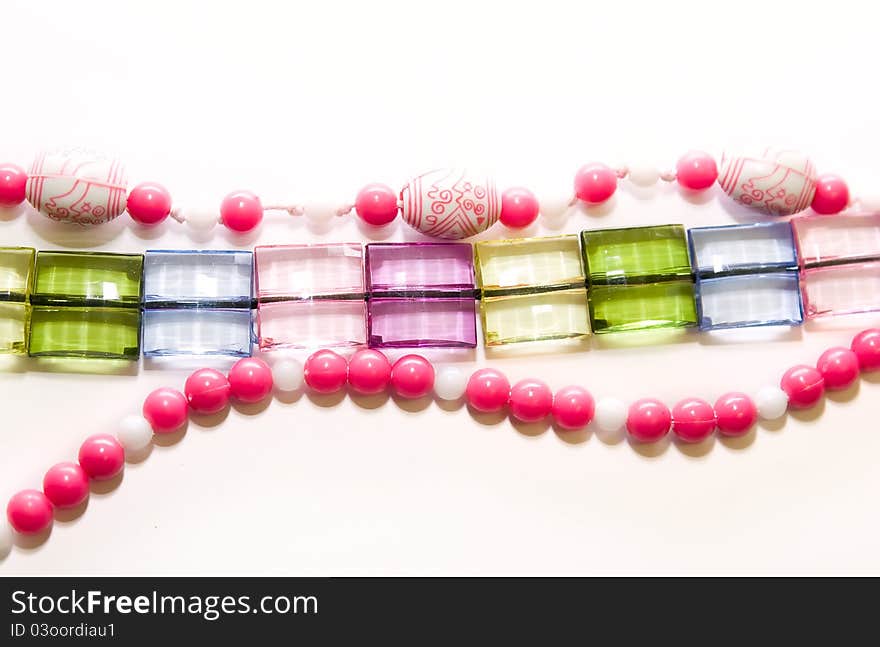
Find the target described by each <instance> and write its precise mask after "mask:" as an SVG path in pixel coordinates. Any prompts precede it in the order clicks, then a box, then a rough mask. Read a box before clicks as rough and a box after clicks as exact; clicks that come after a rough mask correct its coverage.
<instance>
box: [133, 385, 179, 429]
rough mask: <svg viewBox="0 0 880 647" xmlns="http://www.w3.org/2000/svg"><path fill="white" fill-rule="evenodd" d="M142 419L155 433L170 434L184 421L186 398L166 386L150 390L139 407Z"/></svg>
mask: <svg viewBox="0 0 880 647" xmlns="http://www.w3.org/2000/svg"><path fill="white" fill-rule="evenodd" d="M141 411H142V413H143V416H144V419H146V421H147V422H149V423H150V426H151V427H152V428H153V431H154V432H156V433H157V434H170V433H171V432H173V431H177V430H178V429H180V428H181V427H182V426H183V425H184V423H185V422H186V415H187V400H186V396H185V395H183V393H181V392H180V391H178V390H177V389H172V388H169V387H166V386H163V387H161V388H158V389H156V390H155V391H152V392H151V393H150V394H149V395H148V396H147V397H146V398H145V399H144V406H143V408H142V409H141Z"/></svg>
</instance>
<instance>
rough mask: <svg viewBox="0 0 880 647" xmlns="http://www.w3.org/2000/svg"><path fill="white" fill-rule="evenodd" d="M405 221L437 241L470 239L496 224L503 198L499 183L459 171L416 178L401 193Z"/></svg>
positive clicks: (439, 172) (441, 171)
mask: <svg viewBox="0 0 880 647" xmlns="http://www.w3.org/2000/svg"><path fill="white" fill-rule="evenodd" d="M400 200H401V202H402V203H403V214H402V215H403V219H404V221H405V222H406V223H407V224H408V225H410V226H411V227H412V228H413V229H416V230H417V231H420V232H422V233H423V234H425V235H426V236H434V237H436V238H453V239H458V238H467V237H468V236H475V235H476V234H479V233H480V232H481V231H485V230H486V229H488V228H489V227H491V226H492V225H494V224H495V222H496V221H497V220H498V216H499V214H500V213H501V198H500V196H499V195H498V190H497V189H496V188H495V182H494V181H493V180H492V179H491V178H488V177H477V176H471V175H469V174H468V173H467V172H466V171H462V170H458V169H442V170H437V171H431V172H429V173H425V174H424V175H420V176H418V177H416V178H413V179H412V180H410V181H409V184H407V185H406V186H405V187H403V190H402V191H401V192H400Z"/></svg>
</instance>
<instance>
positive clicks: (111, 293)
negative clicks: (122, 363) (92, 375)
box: [28, 252, 143, 360]
mask: <svg viewBox="0 0 880 647" xmlns="http://www.w3.org/2000/svg"><path fill="white" fill-rule="evenodd" d="M142 275H143V256H141V255H140V254H105V253H97V252H95V253H93V252H88V253H79V252H39V253H38V254H37V257H36V266H35V276H34V288H33V292H32V294H31V304H32V306H33V309H32V312H31V328H30V338H29V342H28V353H29V354H30V355H31V356H32V357H76V358H101V359H132V360H136V359H137V358H138V356H139V354H140V322H141V316H140V302H141V278H142Z"/></svg>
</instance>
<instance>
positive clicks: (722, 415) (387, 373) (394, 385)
mask: <svg viewBox="0 0 880 647" xmlns="http://www.w3.org/2000/svg"><path fill="white" fill-rule="evenodd" d="M287 361H288V365H287V366H286V367H285V369H284V373H285V379H284V380H283V382H282V379H281V372H282V370H281V368H280V365H276V371H278V378H277V380H276V378H273V371H272V369H271V368H270V367H269V366H268V365H267V364H266V363H265V362H264V361H262V360H261V359H258V358H254V357H251V358H246V359H242V360H239V361H238V362H237V363H236V364H235V365H234V366H233V367H232V369H230V371H229V373H228V375H224V374H223V373H221V372H219V371H217V370H214V369H209V368H204V369H199V370H197V371H195V372H194V373H193V374H192V375H190V376H189V378H187V380H186V382H185V384H184V390H183V393H181V392H180V391H178V390H176V389H173V388H169V387H163V388H159V389H156V390H155V391H153V392H152V393H150V394H149V395H148V396H147V397H146V399H145V400H144V404H143V408H142V417H137V418H136V419H135V420H133V421H132V420H129V421H128V422H127V424H125V425H123V430H122V431H120V432H119V433H118V434H117V436H113V435H111V434H95V435H93V436H90V437H88V438H87V439H86V440H85V441H84V442H83V444H82V446H81V447H80V450H79V455H78V462H63V463H58V464H57V465H54V466H52V467H51V468H50V469H49V470H48V472H46V475H45V478H44V479H43V490H42V491H40V490H35V489H29V490H23V491H21V492H18V493H17V494H15V495H13V496H12V498H11V499H10V500H9V504H8V505H7V508H6V512H7V517H8V520H9V523H10V525H11V526H12V528H13V529H14V530H16V531H17V532H19V533H25V534H34V533H40V532H43V531H46V530H47V529H48V528H49V527H50V526H51V524H52V521H53V513H54V509H55V508H71V507H76V506H78V505H80V504H82V503H83V502H84V501H85V499H86V497H88V494H89V479H92V480H96V481H100V480H107V479H111V478H113V477H115V476H117V475H118V474H119V473H120V472H121V471H122V469H123V467H124V464H125V453H126V451H137V450H140V449H143V448H145V447H146V446H147V445H148V444H149V443H150V442H151V440H152V435H153V434H154V433H155V434H168V433H173V432H175V431H177V430H179V429H180V428H182V427H183V426H184V424H186V421H187V417H188V414H189V412H194V413H196V414H213V413H217V412H219V411H222V410H223V409H225V408H226V407H227V406H228V405H229V402H230V400H231V399H234V400H237V401H239V402H244V403H254V402H259V401H261V400H263V399H264V398H266V397H268V396H269V394H270V393H271V392H272V389H273V386H275V385H276V381H277V382H278V383H277V386H278V388H279V389H282V390H292V389H295V388H299V386H300V383H301V381H304V382H305V383H306V385H307V386H308V387H309V388H310V389H311V390H312V391H314V392H316V393H320V394H329V393H335V392H338V391H340V390H342V389H343V388H346V386H347V387H348V388H350V389H351V390H352V391H353V392H355V393H358V394H362V395H371V394H377V393H382V392H386V391H388V390H390V391H391V392H392V393H393V394H395V395H396V396H397V397H400V398H403V399H417V398H422V397H425V396H427V395H428V394H430V393H431V391H432V389H433V388H435V375H436V373H435V369H434V366H433V365H432V364H431V363H430V362H429V361H428V360H427V359H425V358H424V357H422V356H420V355H405V356H403V357H401V358H400V359H398V360H397V361H395V362H394V363H391V362H390V361H389V360H388V358H387V357H386V356H385V355H384V354H382V353H380V352H378V351H375V350H360V351H357V352H356V353H355V354H354V355H353V356H352V357H351V359H349V360H346V359H345V358H344V357H342V356H341V355H339V354H338V353H335V352H333V351H331V350H320V351H317V352H315V353H313V354H312V355H311V356H310V357H309V358H308V359H307V360H306V362H305V364H304V365H303V366H302V375H301V377H302V380H298V379H293V380H291V379H289V375H286V373H287V369H289V368H290V366H289V360H287ZM282 363H283V362H282ZM877 369H880V329H870V330H865V331H863V332H861V333H859V334H858V335H856V337H855V338H854V339H853V341H852V344H851V346H850V348H843V347H835V348H831V349H829V350H827V351H825V352H824V353H823V354H822V355H821V357H820V358H819V361H818V362H817V364H816V366H815V367H813V366H807V365H799V366H795V367H793V368H791V369H789V370H788V371H786V372H785V374H784V375H783V376H782V380H781V388H782V391H783V392H784V394H785V396H786V397H787V406H788V407H789V408H807V407H811V406H813V405H815V404H816V403H817V402H818V401H819V400H820V399H821V398H822V396H823V394H824V392H825V390H826V389H829V390H833V389H844V388H846V387H848V386H850V385H851V384H852V383H853V382H854V381H855V380H856V379H858V376H859V372H860V371H872V370H877ZM462 395H463V397H464V399H465V401H466V402H467V404H468V405H469V407H470V408H472V409H473V410H475V411H478V412H483V413H491V412H500V411H502V410H503V409H505V407H506V408H507V411H508V412H509V414H510V416H511V417H512V418H513V419H515V420H518V421H521V422H526V423H534V422H539V421H541V420H544V419H546V418H547V417H548V416H550V417H552V419H553V422H554V423H555V424H556V426H557V427H558V428H559V429H560V430H562V431H573V430H577V429H581V428H583V427H585V426H586V425H587V424H589V423H590V421H591V420H592V419H593V416H594V413H595V402H594V400H593V397H592V395H590V393H589V392H588V391H587V390H586V389H584V388H582V387H579V386H566V387H564V388H562V389H559V390H558V391H557V392H556V393H555V394H554V393H553V392H552V391H551V389H550V387H549V386H547V384H546V383H544V382H543V381H541V380H538V379H525V380H521V381H519V382H517V383H516V384H514V385H513V386H511V385H510V382H509V381H508V379H507V377H506V376H505V375H504V374H503V373H502V372H501V371H498V370H496V369H491V368H482V369H479V370H476V371H474V372H473V373H472V374H471V375H470V377H469V378H468V379H467V381H466V384H465V386H464V391H463V394H462ZM443 397H444V398H448V397H450V396H449V394H448V393H446V394H444V395H443ZM757 417H758V410H757V407H756V405H755V402H754V401H753V400H752V399H751V398H750V397H749V396H747V395H745V394H743V393H728V394H726V395H723V396H721V397H720V398H719V399H718V400H717V402H716V403H715V405H714V407H713V406H712V405H710V404H709V403H708V402H706V401H705V400H701V399H698V398H687V399H684V400H682V401H680V402H679V403H678V404H676V405H675V406H674V407H673V408H672V410H671V411H670V410H669V409H668V408H667V407H666V406H665V405H664V404H663V403H662V402H660V401H659V400H656V399H653V398H645V399H641V400H637V401H636V402H634V403H633V404H632V405H631V406H630V407H629V410H628V412H627V414H626V418H625V426H626V430H627V432H628V433H629V434H630V435H631V436H632V438H633V439H634V440H636V441H638V442H645V443H651V442H657V441H659V440H661V439H662V438H663V437H664V436H666V435H667V434H668V433H669V431H670V430H671V431H672V432H673V433H674V434H675V435H676V436H677V437H678V438H679V439H680V440H681V441H683V442H688V443H692V442H700V441H702V440H704V439H705V438H707V437H708V436H709V435H710V434H711V433H712V432H713V431H714V430H715V429H716V428H717V429H718V430H719V431H720V433H722V434H724V435H729V436H739V435H743V434H745V433H747V432H748V430H749V429H750V428H751V427H752V425H754V423H755V421H756V419H757Z"/></svg>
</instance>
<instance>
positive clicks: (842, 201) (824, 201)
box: [810, 173, 849, 215]
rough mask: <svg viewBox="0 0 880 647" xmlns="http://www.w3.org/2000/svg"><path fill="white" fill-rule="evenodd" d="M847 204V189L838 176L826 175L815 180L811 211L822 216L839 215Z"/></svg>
mask: <svg viewBox="0 0 880 647" xmlns="http://www.w3.org/2000/svg"><path fill="white" fill-rule="evenodd" d="M847 204H849V187H847V186H846V182H844V181H843V178H842V177H840V176H839V175H834V174H832V173H826V174H825V175H820V176H819V178H818V179H817V180H816V194H815V195H814V196H813V203H812V205H810V206H812V207H813V211H815V212H816V213H821V214H823V215H831V214H835V213H840V212H841V211H843V210H844V209H845V208H846V205H847Z"/></svg>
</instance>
